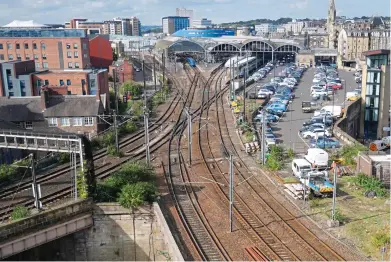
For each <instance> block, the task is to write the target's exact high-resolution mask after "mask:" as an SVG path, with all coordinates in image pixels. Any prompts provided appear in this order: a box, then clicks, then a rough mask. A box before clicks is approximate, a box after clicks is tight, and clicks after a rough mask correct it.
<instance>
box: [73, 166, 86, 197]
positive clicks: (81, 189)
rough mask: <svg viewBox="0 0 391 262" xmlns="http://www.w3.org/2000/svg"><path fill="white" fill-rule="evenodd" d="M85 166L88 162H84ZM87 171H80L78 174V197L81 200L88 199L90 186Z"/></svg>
mask: <svg viewBox="0 0 391 262" xmlns="http://www.w3.org/2000/svg"><path fill="white" fill-rule="evenodd" d="M84 166H86V162H84ZM85 173H86V171H85V170H84V171H81V170H80V169H79V170H78V172H77V181H76V184H77V195H78V196H79V197H80V198H81V199H85V198H87V197H88V185H87V179H86V174H85Z"/></svg>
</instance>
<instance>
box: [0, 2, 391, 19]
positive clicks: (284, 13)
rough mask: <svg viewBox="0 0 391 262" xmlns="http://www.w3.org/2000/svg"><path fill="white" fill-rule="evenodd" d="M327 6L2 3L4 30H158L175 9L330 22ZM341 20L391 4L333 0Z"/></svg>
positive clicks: (385, 10) (385, 11)
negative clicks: (125, 26) (73, 24)
mask: <svg viewBox="0 0 391 262" xmlns="http://www.w3.org/2000/svg"><path fill="white" fill-rule="evenodd" d="M328 3H329V0H187V1H186V0H0V25H5V24H8V23H10V22H11V21H13V20H34V21H35V22H36V23H41V24H45V23H46V24H50V23H52V24H54V23H64V22H66V21H70V19H72V18H87V19H89V20H90V21H102V20H110V19H112V18H114V17H131V16H137V17H138V18H139V19H140V20H141V23H142V24H143V25H160V24H161V18H162V17H163V16H169V15H175V8H176V7H185V8H187V9H192V10H194V16H195V18H203V17H206V18H208V19H211V20H212V22H213V23H223V22H235V21H245V20H251V19H256V18H269V19H278V18H280V17H292V18H326V17H327V9H328ZM335 3H336V8H337V15H343V16H347V17H354V16H358V17H361V16H371V15H382V16H389V15H390V0H335Z"/></svg>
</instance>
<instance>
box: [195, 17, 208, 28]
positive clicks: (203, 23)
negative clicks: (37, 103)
mask: <svg viewBox="0 0 391 262" xmlns="http://www.w3.org/2000/svg"><path fill="white" fill-rule="evenodd" d="M191 27H193V28H209V27H212V20H208V19H206V18H202V19H194V20H193V24H192V26H191Z"/></svg>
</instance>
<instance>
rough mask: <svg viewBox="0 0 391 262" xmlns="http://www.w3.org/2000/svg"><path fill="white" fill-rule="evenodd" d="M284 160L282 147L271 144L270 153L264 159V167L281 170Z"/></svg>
mask: <svg viewBox="0 0 391 262" xmlns="http://www.w3.org/2000/svg"><path fill="white" fill-rule="evenodd" d="M283 160H284V148H283V147H281V146H272V147H271V150H270V154H269V156H268V158H267V161H266V167H268V168H269V170H271V171H277V170H281V169H282V167H283Z"/></svg>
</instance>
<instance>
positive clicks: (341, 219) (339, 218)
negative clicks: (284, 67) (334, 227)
mask: <svg viewBox="0 0 391 262" xmlns="http://www.w3.org/2000/svg"><path fill="white" fill-rule="evenodd" d="M330 218H332V217H331V213H330ZM334 219H335V220H336V221H338V222H339V223H341V224H343V223H345V222H346V220H347V218H346V216H344V215H343V214H342V213H341V211H339V210H338V209H336V210H335V215H334Z"/></svg>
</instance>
